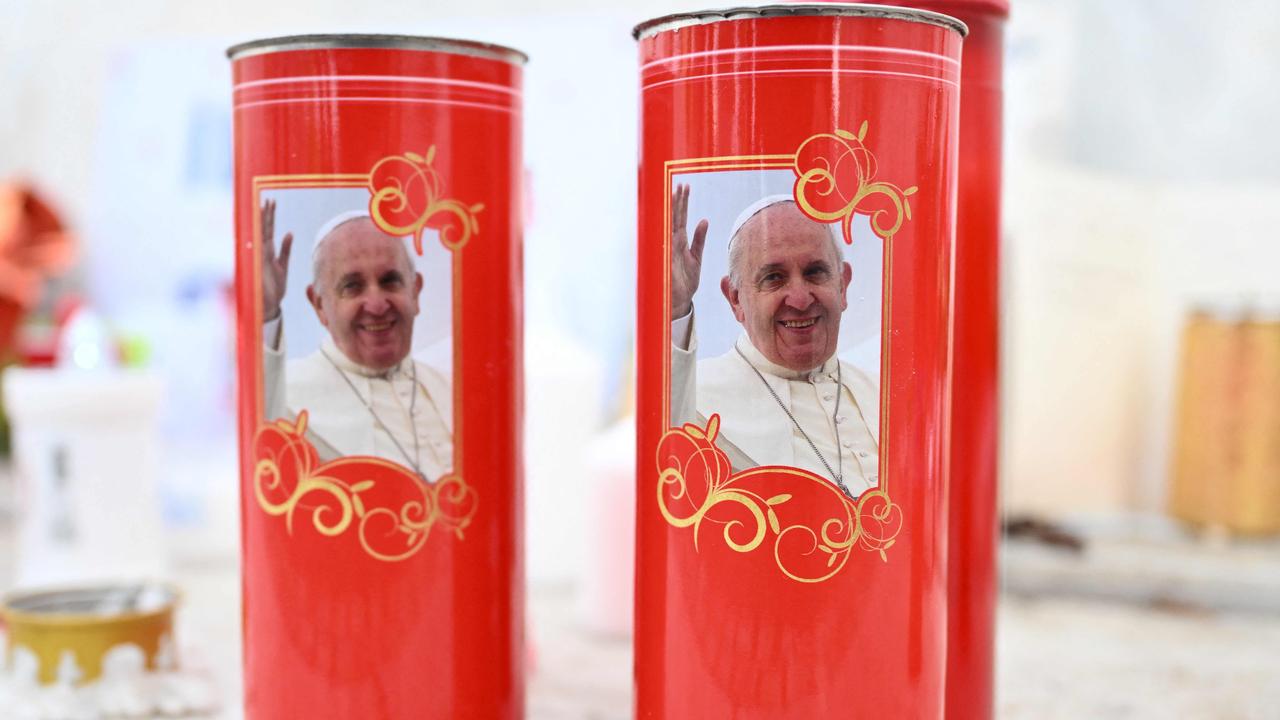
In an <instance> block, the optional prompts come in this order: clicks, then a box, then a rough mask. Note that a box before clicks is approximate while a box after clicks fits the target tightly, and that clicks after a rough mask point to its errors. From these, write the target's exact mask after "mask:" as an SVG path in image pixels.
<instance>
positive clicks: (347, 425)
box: [262, 318, 453, 482]
mask: <svg viewBox="0 0 1280 720" xmlns="http://www.w3.org/2000/svg"><path fill="white" fill-rule="evenodd" d="M281 323H282V321H281V320H280V319H279V318H277V319H276V320H272V321H270V322H268V323H266V324H264V325H263V340H264V342H263V349H262V375H263V395H264V396H265V397H264V398H263V399H264V405H265V410H266V416H267V418H268V419H275V418H280V417H285V418H289V419H293V418H296V417H297V416H298V413H299V412H301V411H302V410H306V411H307V440H309V441H310V442H311V444H312V445H313V446H315V448H316V450H317V452H318V453H319V454H320V459H321V460H323V461H328V460H332V459H334V458H338V457H342V456H346V455H369V456H373V457H379V458H384V459H386V460H390V461H392V462H394V463H396V464H398V465H403V466H405V467H408V468H410V469H411V470H413V469H417V470H418V471H420V472H421V474H422V476H423V477H424V478H426V480H428V481H430V482H435V481H436V480H438V479H440V477H441V476H443V475H446V474H448V473H449V472H451V471H452V470H453V393H452V388H451V387H450V384H449V381H448V380H447V379H445V377H444V376H443V375H441V374H440V373H439V372H438V371H436V370H434V369H432V368H431V367H430V366H428V365H425V364H423V363H420V362H417V361H416V360H414V359H413V358H412V357H406V358H405V359H404V360H402V361H400V364H399V365H397V366H396V367H393V368H391V369H389V370H386V371H374V370H370V369H369V368H366V367H363V366H360V365H357V364H356V363H354V362H352V361H351V360H350V359H348V358H347V356H346V355H345V354H343V352H342V351H341V350H339V349H338V346H337V345H335V344H334V342H333V339H332V338H330V337H325V339H324V342H323V343H321V345H320V349H319V350H317V351H316V352H314V353H311V354H310V355H308V356H306V357H303V358H298V359H295V360H289V361H287V362H286V361H285V352H284V348H285V343H284V333H283V328H282V327H281ZM344 378H345V379H344ZM281 380H283V381H284V382H281ZM415 396H416V397H415ZM371 408H372V410H371ZM375 416H376V418H377V419H375ZM415 435H416V437H415ZM415 453H416V457H415ZM415 466H416V468H415Z"/></svg>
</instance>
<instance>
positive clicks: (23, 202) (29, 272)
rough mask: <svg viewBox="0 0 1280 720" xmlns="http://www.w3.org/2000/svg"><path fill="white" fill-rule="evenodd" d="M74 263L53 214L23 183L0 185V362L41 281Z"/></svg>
mask: <svg viewBox="0 0 1280 720" xmlns="http://www.w3.org/2000/svg"><path fill="white" fill-rule="evenodd" d="M74 260H75V244H74V239H73V237H72V235H71V233H70V232H69V231H68V230H67V228H66V225H65V224H64V223H63V221H62V218H61V217H60V216H59V215H58V213H57V211H55V210H54V209H53V207H52V206H50V205H49V203H48V202H46V201H45V200H44V199H43V198H41V197H40V196H39V195H38V194H37V193H36V191H35V190H34V189H32V188H30V187H28V186H26V185H22V184H0V358H7V357H9V356H10V355H11V353H12V349H13V341H14V333H15V331H16V330H17V327H18V325H19V323H21V321H22V318H23V316H24V315H26V313H27V312H28V311H29V310H31V308H32V307H33V306H35V304H36V302H37V301H39V299H40V291H41V289H42V288H43V285H44V281H45V280H46V279H48V278H49V277H52V276H55V275H57V274H58V273H61V272H63V271H65V270H66V269H67V268H69V267H70V266H71V263H72V262H73V261H74Z"/></svg>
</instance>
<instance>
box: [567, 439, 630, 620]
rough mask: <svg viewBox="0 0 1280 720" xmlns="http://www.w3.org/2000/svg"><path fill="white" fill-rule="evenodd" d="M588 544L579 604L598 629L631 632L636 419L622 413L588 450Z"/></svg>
mask: <svg viewBox="0 0 1280 720" xmlns="http://www.w3.org/2000/svg"><path fill="white" fill-rule="evenodd" d="M587 453H588V455H587V478H588V480H589V484H588V486H587V493H586V495H587V512H586V513H585V515H584V519H585V523H584V527H583V530H584V531H585V535H584V538H583V544H584V546H585V547H587V548H588V553H587V557H586V562H585V567H584V568H583V571H582V576H581V580H582V582H581V585H580V586H579V588H580V592H579V595H578V607H579V613H580V617H581V619H582V623H583V625H585V626H586V627H587V628H588V629H590V630H592V631H593V632H597V633H600V634H603V635H611V636H617V637H630V636H631V626H632V615H633V608H634V605H635V603H634V590H635V566H636V562H635V560H636V419H635V417H634V416H627V417H625V418H622V419H621V420H619V421H618V422H617V423H615V424H614V425H612V426H610V428H609V429H608V430H606V431H605V432H604V433H602V434H601V435H599V436H597V437H596V438H595V439H594V440H593V441H592V443H591V445H590V446H589V448H588V450H587Z"/></svg>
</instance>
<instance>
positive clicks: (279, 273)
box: [258, 200, 293, 322]
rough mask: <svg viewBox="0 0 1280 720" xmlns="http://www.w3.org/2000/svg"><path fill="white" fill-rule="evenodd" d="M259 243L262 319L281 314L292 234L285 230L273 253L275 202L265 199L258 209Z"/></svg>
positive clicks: (287, 278) (274, 244)
mask: <svg viewBox="0 0 1280 720" xmlns="http://www.w3.org/2000/svg"><path fill="white" fill-rule="evenodd" d="M258 222H259V229H260V230H261V234H260V235H259V243H260V244H261V245H262V321H263V322H267V321H269V320H274V319H276V318H277V317H279V316H280V301H281V300H283V299H284V289H285V286H286V285H287V284H288V281H289V253H290V252H291V251H292V250H293V233H285V235H284V238H282V239H281V240H280V252H279V253H278V254H277V253H276V241H275V232H276V201H275V200H266V201H264V202H263V203H262V208H261V209H260V210H259V212H258Z"/></svg>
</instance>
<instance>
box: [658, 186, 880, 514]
mask: <svg viewBox="0 0 1280 720" xmlns="http://www.w3.org/2000/svg"><path fill="white" fill-rule="evenodd" d="M689 196H690V188H689V186H688V185H677V186H675V187H674V188H673V190H672V194H671V318H670V321H671V423H672V425H673V426H679V425H681V424H684V423H686V422H693V423H697V424H699V425H703V426H705V425H706V423H707V421H708V418H710V416H711V415H712V414H717V415H719V416H720V434H719V437H718V439H717V443H716V444H717V446H718V447H719V448H720V449H721V450H723V451H724V452H725V453H726V454H727V455H728V457H729V460H730V463H731V464H732V466H733V470H734V472H739V471H742V470H746V469H749V468H753V467H758V466H764V465H781V466H788V467H796V468H802V469H805V470H808V471H811V472H813V473H814V474H816V475H818V476H820V477H822V478H824V479H826V480H828V481H830V482H832V483H834V484H835V485H836V486H838V487H840V488H841V489H842V490H844V492H845V494H846V495H848V496H850V497H857V496H858V495H860V494H861V493H863V492H865V491H866V490H868V489H871V488H874V487H876V484H877V482H878V479H879V471H878V462H879V441H880V438H879V434H880V428H879V411H880V405H879V398H880V392H879V386H878V383H877V381H875V380H873V379H872V378H871V377H870V376H869V375H868V374H867V373H865V372H863V371H862V370H860V369H859V368H857V367H856V366H854V365H853V364H851V363H849V362H847V361H844V360H841V359H840V358H839V357H838V356H837V354H836V350H837V347H838V344H839V339H840V328H841V317H842V315H843V314H844V312H845V310H846V309H847V308H848V307H849V301H848V296H849V291H850V282H851V279H852V277H853V273H852V268H851V267H850V264H849V263H848V262H846V261H845V259H844V258H845V256H844V254H843V251H842V244H843V239H842V237H841V234H840V226H839V224H838V223H836V224H824V223H819V222H816V221H814V220H812V219H810V218H809V217H807V216H806V215H805V214H804V213H803V212H801V210H800V208H799V206H798V205H797V204H796V202H795V201H794V199H793V197H792V196H791V195H785V194H779V195H768V196H765V197H763V198H760V199H759V200H757V201H756V202H753V203H750V204H749V205H747V206H746V207H745V208H743V209H742V210H741V212H740V213H739V214H738V216H737V219H736V220H735V222H734V223H733V225H732V227H730V228H728V230H727V232H725V231H723V230H721V231H719V232H720V233H721V234H717V235H715V237H717V238H723V240H718V241H719V242H724V243H727V252H726V256H727V271H726V272H725V274H724V276H723V277H721V278H719V290H720V293H719V294H720V296H722V297H723V301H724V303H725V304H726V305H727V309H728V311H729V312H730V313H731V314H732V317H733V319H734V320H735V321H736V322H737V324H738V325H739V326H740V329H739V331H738V337H737V340H736V341H735V342H733V343H732V347H730V348H729V349H728V351H727V352H723V353H720V354H716V355H714V356H712V357H705V358H701V359H700V358H699V351H698V327H697V326H698V323H699V322H700V320H699V317H700V314H701V316H703V317H706V316H707V314H708V313H711V314H712V316H715V314H718V313H723V311H724V307H723V306H721V307H702V308H697V307H694V303H693V299H694V296H695V294H696V293H697V290H698V287H699V285H700V284H701V283H702V281H703V280H704V278H703V274H704V268H703V256H704V249H705V247H706V243H707V241H708V237H709V236H710V233H711V230H712V228H710V226H709V223H708V221H707V220H705V219H703V220H701V221H700V222H698V223H697V224H696V226H695V227H694V228H693V229H692V234H690V229H689V227H688V224H689V218H688V214H689V213H688V208H689ZM703 297H704V298H705V297H706V293H704V294H703ZM875 300H876V302H877V303H878V301H879V298H878V292H877V297H876V298H875ZM703 302H704V304H706V302H705V300H704V301H703ZM713 304H717V305H718V304H719V303H718V302H714V303H713Z"/></svg>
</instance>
